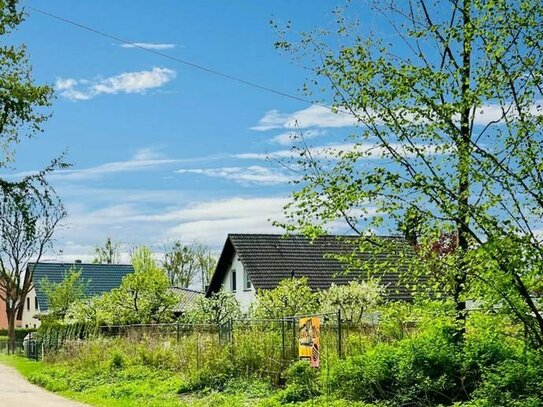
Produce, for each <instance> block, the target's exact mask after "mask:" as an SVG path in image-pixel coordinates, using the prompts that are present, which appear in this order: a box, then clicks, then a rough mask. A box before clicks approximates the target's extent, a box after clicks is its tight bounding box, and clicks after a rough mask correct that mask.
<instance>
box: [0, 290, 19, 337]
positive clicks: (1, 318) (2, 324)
mask: <svg viewBox="0 0 543 407" xmlns="http://www.w3.org/2000/svg"><path fill="white" fill-rule="evenodd" d="M3 281H4V280H0V290H5V289H6V288H5V286H4V284H3V283H2V282H3ZM6 309H7V306H6V302H5V301H4V300H2V299H0V329H8V316H7V314H6ZM20 327H21V320H20V318H17V319H16V320H15V328H20Z"/></svg>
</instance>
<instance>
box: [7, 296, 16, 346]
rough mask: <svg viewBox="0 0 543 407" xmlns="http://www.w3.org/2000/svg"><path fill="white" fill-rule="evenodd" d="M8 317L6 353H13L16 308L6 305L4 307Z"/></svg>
mask: <svg viewBox="0 0 543 407" xmlns="http://www.w3.org/2000/svg"><path fill="white" fill-rule="evenodd" d="M6 314H7V318H8V355H12V354H14V353H15V320H16V319H17V310H16V309H13V308H12V307H10V306H8V307H7V309H6Z"/></svg>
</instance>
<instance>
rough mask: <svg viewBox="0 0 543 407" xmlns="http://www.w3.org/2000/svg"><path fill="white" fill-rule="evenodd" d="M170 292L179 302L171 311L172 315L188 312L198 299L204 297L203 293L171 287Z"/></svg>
mask: <svg viewBox="0 0 543 407" xmlns="http://www.w3.org/2000/svg"><path fill="white" fill-rule="evenodd" d="M170 290H172V292H173V293H174V294H175V295H177V297H178V298H179V302H178V303H177V305H176V306H175V307H174V309H173V312H174V313H181V314H182V313H185V312H187V311H189V310H190V309H191V308H192V307H193V306H194V304H195V303H196V300H197V299H198V297H203V295H204V293H202V292H200V291H195V290H190V289H188V288H181V287H171V288H170Z"/></svg>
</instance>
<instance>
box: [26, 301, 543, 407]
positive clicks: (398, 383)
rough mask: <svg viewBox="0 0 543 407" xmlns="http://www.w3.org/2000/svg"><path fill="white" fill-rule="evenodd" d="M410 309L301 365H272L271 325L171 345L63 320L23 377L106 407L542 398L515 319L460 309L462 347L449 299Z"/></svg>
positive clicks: (200, 332) (158, 337) (165, 338)
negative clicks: (50, 346)
mask: <svg viewBox="0 0 543 407" xmlns="http://www.w3.org/2000/svg"><path fill="white" fill-rule="evenodd" d="M408 311H409V312H407V311H406V312H405V315H407V316H406V317H405V318H407V319H408V320H411V319H413V320H416V321H417V328H416V329H413V330H412V331H411V332H410V334H409V335H407V336H404V337H403V338H402V339H394V338H384V337H382V336H380V335H378V336H376V337H373V338H369V337H366V336H365V334H364V333H362V332H359V333H358V335H359V336H360V339H361V340H362V341H363V342H364V346H362V347H358V348H356V349H354V348H348V349H345V350H346V351H347V352H348V353H347V356H346V357H345V358H344V359H338V358H334V357H332V358H328V357H325V356H324V354H326V353H328V352H329V349H327V348H326V347H327V346H332V347H334V345H333V342H330V341H329V340H328V339H327V338H325V337H324V335H325V333H324V332H323V333H322V334H321V335H322V338H321V339H322V341H321V346H323V347H324V348H323V349H322V351H323V352H324V354H323V357H322V358H321V367H320V368H319V369H314V368H312V367H311V366H310V365H309V363H307V362H305V361H301V362H295V363H293V364H291V365H290V366H289V365H288V364H287V365H283V366H282V367H279V366H277V365H276V364H275V365H274V363H273V362H274V360H273V359H275V358H276V357H277V356H276V354H275V353H274V352H272V351H273V350H274V347H279V346H280V343H281V336H280V335H279V336H277V337H275V339H274V340H275V342H267V341H262V337H263V336H270V338H271V335H272V334H274V333H276V330H275V327H274V326H273V325H269V324H263V325H262V326H261V327H260V328H262V329H260V328H259V329H239V330H236V331H235V332H234V341H233V342H229V343H223V344H220V343H219V341H218V334H219V331H218V330H217V329H210V328H209V327H206V326H204V327H202V326H193V327H192V330H190V331H181V332H180V334H181V336H178V340H176V336H175V332H171V331H167V330H164V331H161V330H149V331H147V330H145V329H137V327H133V328H132V329H127V330H123V331H122V332H123V336H122V337H118V338H107V337H101V336H96V335H95V336H92V338H93V339H92V340H87V341H85V342H82V341H80V340H77V339H76V338H78V337H80V335H81V334H82V332H83V330H85V329H90V330H91V331H92V329H93V327H92V326H88V327H83V326H80V327H62V328H61V330H62V332H61V331H57V332H60V334H61V335H62V336H64V337H65V340H64V342H63V343H64V344H63V346H62V347H61V348H60V349H59V350H58V351H56V352H53V351H46V359H45V364H44V365H43V366H44V368H43V369H37V371H34V372H31V380H32V381H34V382H35V383H37V384H40V385H42V386H44V387H46V388H48V389H50V390H53V391H60V392H66V391H68V390H69V389H73V390H74V391H76V392H79V393H81V394H86V395H90V394H93V395H96V396H97V397H98V396H100V400H102V401H101V404H104V405H109V404H108V403H106V401H105V400H108V401H109V400H111V399H119V400H126V403H127V405H137V404H130V402H132V403H136V402H135V400H136V399H137V397H145V398H146V399H148V401H149V402H155V400H157V401H156V403H158V400H162V401H163V402H165V401H164V400H170V397H171V400H173V399H177V400H178V402H180V400H185V401H186V402H187V403H189V404H190V403H193V402H195V400H197V399H202V400H206V402H209V403H211V405H215V404H213V403H215V402H216V401H217V400H219V403H226V404H225V405H228V402H231V403H233V405H238V404H239V403H241V404H239V405H261V406H278V405H283V404H285V403H289V404H295V405H299V406H310V405H320V404H323V405H332V406H348V405H355V406H361V407H362V406H363V407H367V406H370V405H372V406H381V407H385V406H386V407H396V406H398V407H399V406H405V405H412V406H421V407H422V406H438V405H441V406H447V405H454V406H457V407H459V406H464V407H467V406H488V407H490V406H495V405H500V406H502V405H503V406H518V407H520V406H532V405H533V406H538V405H540V400H541V399H543V393H542V391H543V390H542V389H541V386H540V383H541V381H542V380H543V357H542V355H541V354H540V352H538V351H535V350H533V349H531V348H529V347H527V346H526V345H525V344H524V343H523V342H522V341H521V340H518V339H516V338H515V337H514V336H511V333H512V332H515V330H516V329H517V328H518V325H516V324H514V323H512V322H511V320H510V319H507V317H504V316H501V315H491V314H486V313H484V312H477V313H474V314H470V318H469V319H468V324H467V334H466V339H465V341H464V342H463V343H461V344H460V343H458V342H457V341H456V340H455V339H454V333H455V323H454V320H453V318H451V308H450V306H448V308H447V307H444V306H441V305H439V304H437V303H436V304H423V305H422V306H420V305H418V304H415V305H412V306H411V308H410V309H409V310H408ZM264 327H266V330H265V329H264ZM498 327H499V328H498ZM279 333H280V330H279ZM350 333H351V335H352V334H354V331H352V330H351V332H350ZM105 334H107V333H105V332H104V335H105ZM49 335H50V336H51V337H54V336H55V333H54V330H50V333H49ZM56 336H58V334H57V335H56ZM274 344H275V345H274ZM331 344H332V345H331ZM288 346H290V344H289V345H288ZM266 350H267V353H266ZM263 354H264V357H262V355H263ZM277 371H279V372H281V371H282V372H283V378H284V379H286V386H285V387H284V388H282V386H283V384H284V382H281V381H278V380H276V379H275V372H277ZM156 388H159V389H160V390H161V392H158V391H155V389H156ZM217 391H218V392H220V393H216V392H217ZM178 392H179V393H181V395H180V396H178V395H177V393H178ZM174 395H175V397H174ZM202 403H203V404H202V405H206V404H205V403H204V402H203V401H202ZM538 403H539V404H538ZM157 405H160V404H157ZM165 405H168V404H165ZM190 405H192V404H190ZM220 405H222V404H220Z"/></svg>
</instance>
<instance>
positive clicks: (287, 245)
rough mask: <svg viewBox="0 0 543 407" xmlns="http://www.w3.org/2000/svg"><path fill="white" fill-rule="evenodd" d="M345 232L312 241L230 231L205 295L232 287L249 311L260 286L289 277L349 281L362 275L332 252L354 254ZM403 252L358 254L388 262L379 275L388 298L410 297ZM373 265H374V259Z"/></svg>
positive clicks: (313, 283)
mask: <svg viewBox="0 0 543 407" xmlns="http://www.w3.org/2000/svg"><path fill="white" fill-rule="evenodd" d="M345 237H348V236H323V237H319V238H317V239H315V240H310V239H308V238H306V237H304V236H298V235H294V236H283V235H267V234H229V235H228V237H227V239H226V242H225V244H224V247H223V250H222V253H221V256H220V258H219V261H218V263H217V268H216V269H215V274H214V275H213V277H212V279H211V282H210V285H209V287H208V289H207V291H206V296H210V295H211V294H212V293H214V292H217V291H219V290H221V289H223V290H225V291H230V292H234V293H235V296H236V299H237V300H238V301H239V302H240V304H241V307H242V309H243V310H245V311H246V310H248V309H249V306H250V305H251V303H252V302H253V301H254V300H255V298H256V291H257V290H268V289H273V288H275V287H277V285H278V284H279V282H280V281H282V280H284V279H287V278H292V277H307V279H308V283H309V286H310V287H311V288H312V289H314V290H317V289H327V288H329V287H330V285H331V284H332V283H335V284H348V283H349V281H352V280H354V279H357V278H359V277H360V273H356V272H353V271H351V272H349V273H345V269H344V266H343V265H342V264H341V263H340V262H339V261H338V260H337V259H335V258H332V257H331V256H334V255H349V254H351V253H353V250H354V249H355V246H354V244H353V243H348V242H346V241H345V239H342V238H345ZM350 237H351V238H353V239H354V240H356V238H355V237H352V236H350ZM376 239H387V240H388V241H390V242H392V243H395V244H396V243H397V246H396V247H398V248H404V249H407V250H406V251H404V254H405V252H407V253H409V252H410V249H409V248H410V246H409V245H408V244H407V242H406V241H405V240H404V239H402V238H399V237H377V238H376ZM399 251H400V250H398V251H395V252H390V253H383V254H380V255H379V256H373V255H365V254H364V253H360V254H358V255H357V260H358V261H361V262H372V264H375V263H376V262H381V264H380V266H385V267H384V268H386V269H387V270H389V271H386V272H384V273H379V275H376V276H375V277H377V278H379V279H380V281H381V284H382V285H384V286H385V293H386V296H387V298H388V299H391V300H410V299H411V296H410V294H409V292H408V290H407V289H406V288H405V286H404V285H402V283H401V282H400V273H401V272H403V271H405V270H402V267H401V265H400V264H401V262H400V260H399V259H400V255H399ZM388 265H390V267H388ZM395 265H396V266H397V267H394V266H395ZM369 266H370V268H371V264H369ZM364 275H366V274H365V273H364Z"/></svg>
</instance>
